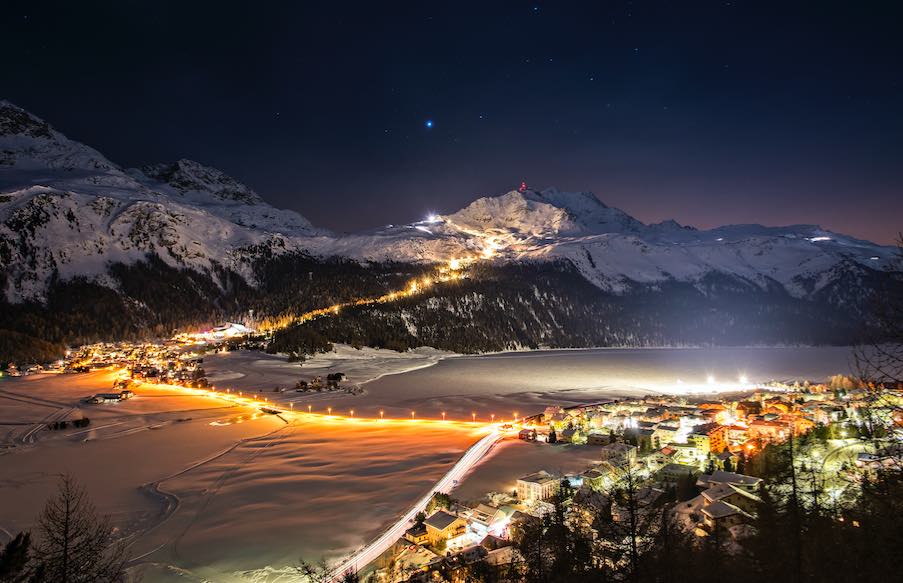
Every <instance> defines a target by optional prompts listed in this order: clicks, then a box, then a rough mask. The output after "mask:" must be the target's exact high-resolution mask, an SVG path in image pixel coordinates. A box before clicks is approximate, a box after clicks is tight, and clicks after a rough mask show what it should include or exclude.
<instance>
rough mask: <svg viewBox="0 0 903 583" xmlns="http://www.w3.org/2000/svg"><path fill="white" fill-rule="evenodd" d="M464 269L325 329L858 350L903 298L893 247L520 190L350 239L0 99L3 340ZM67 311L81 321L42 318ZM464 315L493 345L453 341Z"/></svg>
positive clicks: (331, 293)
mask: <svg viewBox="0 0 903 583" xmlns="http://www.w3.org/2000/svg"><path fill="white" fill-rule="evenodd" d="M451 259H458V260H460V261H462V262H465V263H467V264H468V265H470V266H471V268H470V273H471V278H470V279H469V280H467V281H466V282H464V283H462V284H459V285H457V286H455V287H450V288H448V289H440V288H438V287H437V288H436V289H435V290H432V291H431V292H430V293H429V294H425V295H423V296H422V297H417V298H410V299H409V300H406V301H405V302H401V303H398V304H394V305H388V304H386V305H381V306H374V307H369V308H361V309H359V310H352V311H350V312H349V314H347V315H343V316H342V317H341V318H337V319H334V320H333V323H329V324H328V323H322V322H321V323H318V324H317V326H321V327H325V328H326V329H325V330H324V331H328V332H329V334H330V335H332V336H333V337H335V338H336V339H341V338H345V337H346V336H348V334H350V331H351V330H357V333H358V339H360V338H362V337H367V338H369V342H371V343H376V344H380V343H383V344H384V343H385V339H386V336H385V334H383V337H382V339H380V338H377V336H378V335H374V334H373V333H372V332H373V330H376V329H378V328H379V327H380V324H379V323H380V322H382V325H383V326H384V327H385V326H393V327H394V326H400V325H401V324H403V329H404V331H405V334H404V335H402V336H399V337H395V338H394V340H393V342H394V343H395V344H397V345H405V346H408V345H417V344H418V343H425V344H433V345H439V344H442V346H443V347H444V348H452V349H458V350H488V349H502V348H512V347H519V346H541V345H562V346H563V345H594V344H662V343H672V342H686V343H718V342H734V343H760V342H765V343H773V342H807V343H817V342H848V341H852V340H853V338H852V336H853V335H855V334H857V333H858V332H859V331H861V330H863V329H867V328H868V313H869V303H870V302H872V301H873V297H874V296H875V295H876V294H878V293H888V290H890V291H889V293H900V289H903V287H901V276H900V272H899V267H898V266H897V264H896V259H897V258H896V250H895V249H894V248H890V247H884V246H880V245H875V244H873V243H870V242H868V241H862V240H857V239H854V238H852V237H848V236H845V235H841V234H837V233H832V232H829V231H826V230H823V229H821V228H819V227H817V226H814V225H794V226H788V227H763V226H760V225H731V226H725V227H720V228H716V229H711V230H707V231H700V230H696V229H693V228H691V227H683V226H681V225H679V224H677V223H676V222H674V221H666V222H663V223H659V224H652V225H646V224H643V223H642V222H640V221H638V220H636V219H635V218H633V217H631V216H629V215H628V214H627V213H625V212H623V211H621V210H619V209H615V208H611V207H608V206H606V205H605V204H603V203H602V202H601V201H599V199H597V198H596V196H595V195H593V194H592V193H589V192H579V193H568V192H561V191H558V190H555V189H548V190H542V191H537V190H531V189H526V188H523V189H520V190H514V191H511V192H508V193H505V194H502V195H500V196H493V197H484V198H479V199H477V200H475V201H474V202H473V203H471V204H470V205H468V206H467V207H465V208H463V209H461V210H459V211H457V212H455V213H451V214H448V215H442V216H436V217H430V218H428V219H427V220H424V221H421V222H418V223H414V224H405V225H390V226H387V227H383V228H379V229H374V230H372V231H369V232H362V233H355V234H351V235H343V236H337V235H334V234H332V233H329V232H328V231H326V230H323V229H317V228H315V227H314V226H312V225H311V224H310V222H309V221H307V220H306V219H305V218H304V217H302V216H301V215H299V214H298V213H295V212H293V211H288V210H279V209H276V208H274V207H272V206H270V205H269V204H267V203H266V202H265V201H264V200H263V199H262V198H261V197H260V196H259V195H258V194H257V193H255V192H254V191H253V190H252V189H250V188H249V187H247V186H246V185H244V184H242V183H241V182H239V181H237V180H235V179H234V178H232V177H230V176H227V175H226V174H224V173H223V172H221V171H219V170H216V169H214V168H209V167H206V166H204V165H202V164H199V163H197V162H193V161H190V160H179V161H177V162H174V163H166V164H155V165H149V166H144V167H142V168H140V169H123V168H120V167H119V166H117V165H116V164H114V163H113V162H111V161H109V160H108V159H107V158H105V157H104V156H103V155H102V154H100V153H99V152H97V151H96V150H94V149H92V148H90V147H88V146H85V145H83V144H80V143H78V142H76V141H73V140H70V139H68V138H67V137H65V136H64V135H62V134H61V133H59V132H58V131H56V130H54V129H53V128H52V127H51V126H50V125H48V124H47V123H46V122H44V121H43V120H41V119H40V118H38V117H36V116H34V115H32V114H30V113H28V112H27V111H25V110H23V109H21V108H19V107H16V106H15V105H13V104H10V103H8V102H4V101H0V286H2V290H3V294H2V298H3V303H2V307H3V308H4V316H3V317H2V318H0V330H7V331H12V332H15V333H16V334H25V335H27V336H30V337H35V338H39V339H40V340H42V341H46V340H50V341H52V342H57V343H62V342H73V341H81V340H87V339H93V338H103V337H123V336H129V335H135V334H142V333H145V334H146V333H147V330H148V329H150V330H153V331H154V333H160V334H165V333H169V332H170V331H171V330H172V329H173V328H177V327H180V326H185V325H191V324H196V323H199V322H205V321H208V320H210V319H214V318H217V317H226V316H235V315H236V314H241V313H244V312H245V311H246V310H247V309H250V308H252V307H253V308H254V309H256V310H257V312H258V313H264V314H267V315H278V314H279V313H283V312H298V311H300V309H301V305H302V304H303V305H304V306H308V304H310V308H313V307H318V306H316V305H313V304H311V302H316V301H320V300H322V301H324V302H326V301H333V300H337V299H342V298H345V299H349V298H354V297H360V296H364V295H368V294H373V293H381V292H384V291H389V290H391V289H395V288H393V287H392V286H396V285H403V281H402V280H403V279H404V277H408V276H410V275H411V274H416V273H420V272H422V271H423V270H424V269H431V267H430V266H431V265H433V264H435V263H442V264H444V263H447V262H448V261H449V260H451ZM511 269H514V270H515V271H514V273H516V274H518V277H513V278H511V279H510V282H508V283H507V284H505V280H504V279H499V274H502V273H508V271H506V270H511ZM528 272H529V273H532V274H533V275H532V276H530V275H527V273H528ZM302 280H304V281H306V283H305V284H304V285H302V284H301V283H298V282H301V281H302ZM277 281H278V282H279V286H275V285H274V282H277ZM535 281H542V282H543V285H542V287H538V286H537V285H536V284H535ZM135 282H142V285H141V286H136V285H135ZM163 283H165V285H166V289H162V288H161V287H160V286H161V284H163ZM149 289H155V290H157V291H156V294H155V295H154V296H150V295H148V293H147V291H148V290H149ZM174 289H175V290H179V292H178V293H172V291H171V290H174ZM339 289H340V290H341V292H336V291H335V290H339ZM578 289H579V293H578V292H575V291H574V290H578ZM61 290H66V293H65V294H64V295H61V293H62V291H61ZM462 290H467V292H466V293H464V292H463V291H462ZM288 292H291V293H288ZM302 294H306V295H302ZM100 297H104V298H107V299H108V300H109V301H107V305H108V306H112V307H109V308H108V310H110V311H111V312H115V313H116V314H118V316H117V317H116V318H113V317H110V318H109V320H110V322H108V323H107V324H97V323H96V322H97V321H99V320H104V319H105V316H104V317H100V316H98V315H97V314H93V315H92V312H91V310H93V309H98V306H96V305H93V300H92V298H100ZM80 298H81V299H80ZM159 298H167V300H168V301H167V302H166V303H164V304H158V303H157V300H158V299H159ZM185 302H189V303H190V308H189V307H188V306H186V305H184V303H185ZM324 305H329V304H328V303H326V304H324ZM477 306H479V309H477ZM681 310H683V312H681ZM741 311H742V312H743V313H742V314H741V313H740V312H741ZM62 313H65V314H69V315H70V316H71V318H70V320H69V322H70V323H69V324H67V325H62V324H59V325H54V326H50V325H48V324H46V322H47V321H50V319H51V318H52V317H56V318H57V320H60V318H59V314H62ZM689 313H692V314H696V319H695V320H693V318H690V320H688V321H683V318H684V317H685V316H686V314H689ZM716 313H717V315H713V314H716ZM17 314H18V315H17ZM22 314H25V315H27V322H31V323H32V327H31V328H28V327H27V325H26V324H25V323H23V322H26V320H23V318H24V316H22ZM681 314H682V315H681ZM749 314H758V315H757V318H758V320H759V321H757V322H753V321H750V320H749V319H748V317H747V316H748V315H749ZM515 315H516V316H515ZM672 315H673V316H674V317H672ZM678 315H679V317H678ZM675 317H677V318H678V320H680V323H678V321H677V320H675ZM92 318H93V319H92ZM656 318H657V321H654V320H655V319H656ZM763 319H764V320H763ZM781 319H783V321H784V323H785V324H788V323H791V324H790V325H785V326H784V327H783V328H782V327H781V326H778V325H777V323H778V322H779V321H780V320H781ZM585 320H589V322H590V323H589V324H587V323H585V322H584V321H585ZM603 320H604V321H603ZM669 321H670V322H671V323H672V328H671V331H670V332H669V330H668V329H667V328H661V324H662V323H663V322H669ZM692 321H695V322H696V323H695V324H693V323H692ZM769 321H770V322H772V323H773V325H772V324H768V322H769ZM34 322H38V324H34ZM89 322H95V323H93V324H91V323H89ZM462 322H463V323H464V325H463V326H462V325H461V323H462ZM524 322H532V323H530V324H524ZM123 323H124V324H123ZM148 323H151V324H152V326H147V324H148ZM451 323H455V325H456V326H457V329H459V330H470V331H471V332H470V333H469V334H468V335H467V336H468V337H469V338H471V339H473V338H478V337H482V338H484V340H483V341H481V342H470V341H466V340H465V339H464V338H463V337H462V338H461V339H460V340H458V341H454V342H452V345H448V344H443V342H444V341H443V340H442V337H443V336H442V333H441V332H440V331H441V330H442V329H443V328H444V327H447V326H448V325H449V324H451ZM67 326H68V328H67ZM332 326H337V327H332ZM717 326H720V327H721V328H722V330H721V331H720V332H717V331H715V330H713V329H712V328H713V327H717ZM769 326H770V327H769ZM86 327H87V328H86ZM765 328H767V332H766V331H765ZM86 329H91V330H92V332H91V333H89V334H84V333H83V332H84V330H86ZM48 330H50V331H48ZM142 330H143V332H142ZM343 330H344V332H343ZM681 330H682V331H681ZM693 330H695V331H693ZM725 330H728V331H730V330H733V332H725ZM744 330H745V331H744ZM802 330H805V332H802ZM295 333H296V334H297V332H295ZM0 349H2V346H0Z"/></svg>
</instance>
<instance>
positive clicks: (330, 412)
mask: <svg viewBox="0 0 903 583" xmlns="http://www.w3.org/2000/svg"><path fill="white" fill-rule="evenodd" d="M326 410H327V411H328V412H329V414H330V415H332V407H326Z"/></svg>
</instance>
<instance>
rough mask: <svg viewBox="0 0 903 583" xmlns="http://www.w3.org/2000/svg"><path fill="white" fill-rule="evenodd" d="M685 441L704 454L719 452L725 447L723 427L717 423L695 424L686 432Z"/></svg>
mask: <svg viewBox="0 0 903 583" xmlns="http://www.w3.org/2000/svg"><path fill="white" fill-rule="evenodd" d="M687 443H691V444H693V445H694V446H695V447H696V449H698V450H699V451H700V452H702V453H703V454H704V455H708V454H710V453H721V451H723V450H724V448H726V447H727V441H726V440H725V427H724V426H722V425H720V424H718V423H705V424H703V425H697V426H695V427H694V428H693V429H691V430H690V433H688V434H687Z"/></svg>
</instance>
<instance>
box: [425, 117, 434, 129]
mask: <svg viewBox="0 0 903 583" xmlns="http://www.w3.org/2000/svg"><path fill="white" fill-rule="evenodd" d="M423 125H425V126H426V129H428V130H431V129H433V120H431V119H428V120H426V121H425V122H423Z"/></svg>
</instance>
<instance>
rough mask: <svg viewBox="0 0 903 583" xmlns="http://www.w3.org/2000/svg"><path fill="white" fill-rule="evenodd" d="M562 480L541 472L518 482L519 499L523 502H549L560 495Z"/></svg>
mask: <svg viewBox="0 0 903 583" xmlns="http://www.w3.org/2000/svg"><path fill="white" fill-rule="evenodd" d="M560 486H561V483H560V479H559V478H557V477H555V476H553V475H552V474H550V473H549V472H546V471H544V470H540V471H538V472H536V473H533V474H530V475H528V476H524V477H523V478H519V479H518V480H517V497H518V498H519V499H520V501H521V502H534V501H543V500H548V499H549V498H551V497H552V496H554V495H555V494H557V493H558V488H559V487H560Z"/></svg>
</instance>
